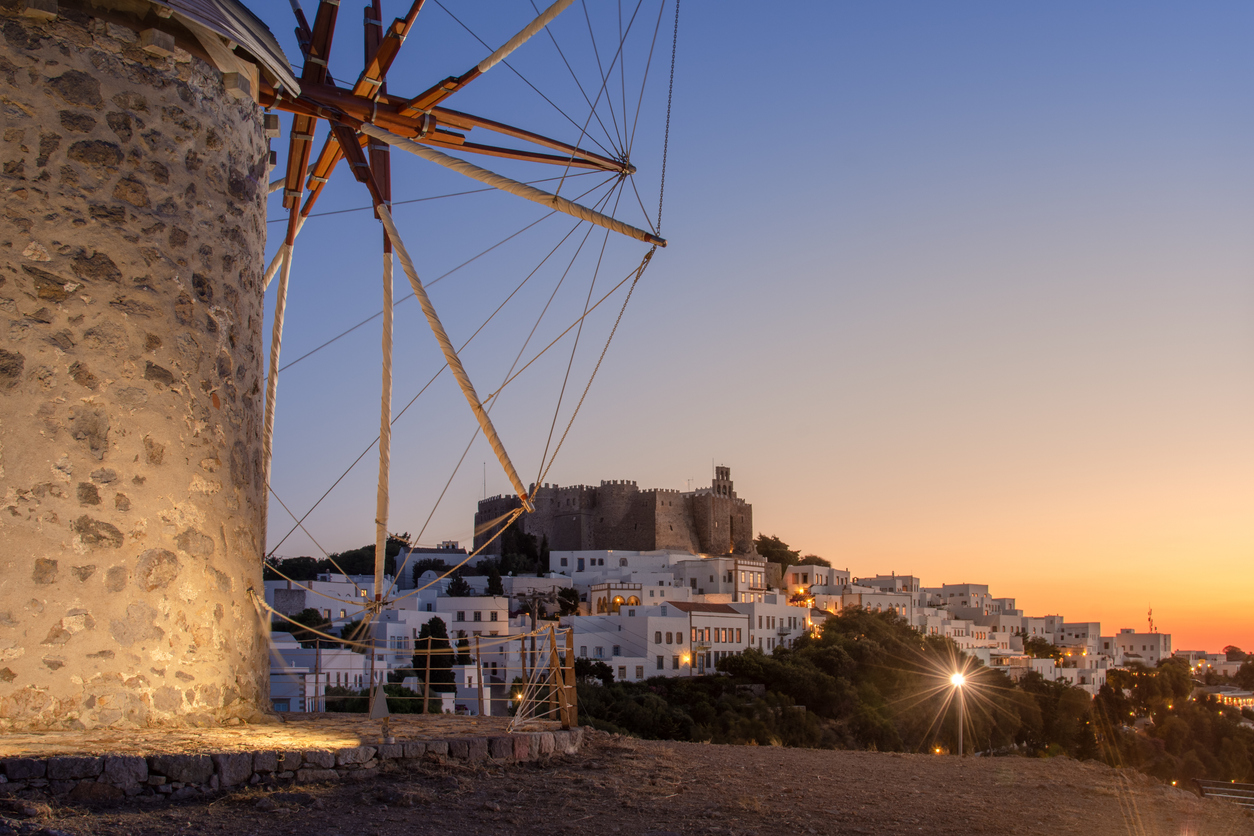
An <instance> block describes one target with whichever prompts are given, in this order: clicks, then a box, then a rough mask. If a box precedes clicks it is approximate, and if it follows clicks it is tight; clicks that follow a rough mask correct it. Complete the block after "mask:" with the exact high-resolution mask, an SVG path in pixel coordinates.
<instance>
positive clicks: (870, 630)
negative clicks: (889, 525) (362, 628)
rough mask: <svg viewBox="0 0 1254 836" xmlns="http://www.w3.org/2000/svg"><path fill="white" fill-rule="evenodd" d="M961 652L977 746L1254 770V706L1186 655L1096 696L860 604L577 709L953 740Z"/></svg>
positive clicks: (775, 732)
mask: <svg viewBox="0 0 1254 836" xmlns="http://www.w3.org/2000/svg"><path fill="white" fill-rule="evenodd" d="M964 664H965V665H966V666H967V670H966V675H967V684H966V685H965V686H964V689H965V717H966V721H965V723H964V734H965V738H966V749H967V752H968V753H971V752H973V751H975V752H981V753H985V754H1023V755H1034V756H1052V755H1070V756H1072V757H1075V758H1079V759H1097V760H1100V761H1103V762H1105V763H1107V764H1109V765H1112V766H1132V767H1136V768H1138V769H1140V770H1142V771H1144V772H1147V773H1149V774H1150V775H1153V776H1156V777H1158V778H1162V779H1166V780H1176V781H1184V780H1187V779H1191V778H1213V779H1220V780H1235V781H1242V782H1249V781H1254V729H1252V728H1251V727H1250V725H1249V723H1248V722H1247V723H1246V724H1245V725H1243V724H1242V721H1243V720H1247V719H1254V717H1250V718H1243V717H1242V715H1241V713H1240V712H1239V711H1237V710H1235V709H1232V708H1225V707H1224V706H1222V705H1220V704H1219V703H1218V702H1216V701H1215V700H1214V699H1213V698H1211V697H1209V696H1207V695H1205V694H1200V693H1199V694H1196V695H1195V694H1194V682H1193V680H1192V679H1191V678H1190V673H1189V668H1188V665H1187V664H1185V663H1184V662H1183V661H1181V660H1172V659H1169V660H1165V661H1164V662H1163V663H1162V664H1161V665H1160V666H1159V667H1157V668H1155V669H1147V668H1136V669H1133V670H1130V671H1112V672H1111V675H1110V678H1109V681H1108V683H1107V684H1106V685H1104V686H1103V687H1102V689H1101V691H1100V693H1099V694H1098V696H1097V697H1096V698H1095V699H1094V698H1090V696H1089V695H1088V694H1087V693H1086V692H1085V691H1083V690H1081V689H1079V688H1075V687H1072V686H1070V685H1068V684H1066V683H1062V682H1049V681H1046V680H1045V679H1044V678H1043V677H1041V676H1040V675H1039V674H1028V675H1026V676H1024V677H1023V678H1022V679H1021V680H1020V681H1019V682H1013V681H1011V679H1010V678H1009V677H1008V676H1006V675H1005V674H1003V673H1001V672H999V671H995V670H992V669H990V668H986V667H971V665H972V660H970V659H968V658H966V657H964V656H963V655H962V654H961V652H960V651H959V650H958V649H957V647H956V646H955V645H954V644H953V643H952V642H951V641H950V640H948V639H945V638H942V637H937V636H923V635H921V634H920V633H918V632H916V631H915V630H913V629H912V628H911V627H910V626H909V625H908V624H907V623H906V622H905V621H904V620H903V619H901V618H900V617H899V616H897V615H895V614H893V613H887V612H886V613H872V612H867V611H864V610H861V609H856V608H853V609H848V610H845V611H844V612H843V613H842V614H841V615H839V616H835V617H833V618H830V619H828V621H827V622H826V624H825V625H824V627H823V628H822V631H821V633H820V634H819V635H818V636H815V637H805V638H802V639H801V640H799V641H798V642H796V643H795V645H794V646H793V647H791V648H779V649H776V650H775V651H774V652H773V653H772V654H770V655H766V654H763V653H761V652H759V651H755V650H751V651H749V652H747V653H745V654H743V655H740V656H732V657H728V658H726V659H723V660H721V661H720V662H719V663H718V670H719V671H720V673H721V674H723V675H720V676H704V677H692V678H663V677H658V678H655V679H649V680H646V681H644V682H640V683H611V684H608V685H605V684H595V682H594V681H593V680H591V679H585V680H584V681H582V682H581V684H580V686H579V709H580V716H581V718H582V719H583V721H584V722H585V723H589V724H591V725H593V726H596V727H597V728H601V729H605V730H607V731H616V732H623V733H628V734H632V735H636V736H639V737H644V738H649V739H660V740H686V741H710V742H714V743H740V744H768V743H773V744H781V745H785V746H796V747H806V748H829V749H832V748H836V749H871V750H879V751H894V752H928V751H933V752H934V751H938V750H939V751H956V749H957V713H958V712H957V705H956V702H955V690H954V688H953V686H951V685H950V682H949V677H950V675H951V674H952V673H953V672H955V671H957V670H959V669H961V668H962V667H963V666H964ZM1246 712H1247V714H1254V712H1249V710H1248V709H1247V710H1246Z"/></svg>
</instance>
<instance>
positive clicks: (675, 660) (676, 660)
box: [671, 656, 679, 671]
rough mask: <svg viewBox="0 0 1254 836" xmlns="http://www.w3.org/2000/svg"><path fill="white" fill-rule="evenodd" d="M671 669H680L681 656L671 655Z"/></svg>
mask: <svg viewBox="0 0 1254 836" xmlns="http://www.w3.org/2000/svg"><path fill="white" fill-rule="evenodd" d="M671 670H673V671H677V670H679V657H678V656H672V657H671Z"/></svg>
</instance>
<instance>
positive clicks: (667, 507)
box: [648, 490, 701, 552]
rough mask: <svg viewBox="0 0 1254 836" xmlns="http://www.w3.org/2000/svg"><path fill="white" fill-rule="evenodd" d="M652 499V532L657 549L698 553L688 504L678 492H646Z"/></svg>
mask: <svg viewBox="0 0 1254 836" xmlns="http://www.w3.org/2000/svg"><path fill="white" fill-rule="evenodd" d="M648 493H649V494H651V495H652V497H653V507H654V530H655V531H656V532H657V538H656V543H657V544H656V545H655V546H654V548H657V549H682V550H685V551H691V552H697V551H700V550H701V549H700V543H699V542H698V540H697V535H696V531H695V530H694V529H693V525H692V515H691V514H689V513H688V503H687V502H686V501H685V500H684V496H683V494H681V493H680V492H679V491H667V490H654V491H648Z"/></svg>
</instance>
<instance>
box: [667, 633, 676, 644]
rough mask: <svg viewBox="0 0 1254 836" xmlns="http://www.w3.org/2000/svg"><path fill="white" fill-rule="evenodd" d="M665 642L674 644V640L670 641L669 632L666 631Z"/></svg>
mask: <svg viewBox="0 0 1254 836" xmlns="http://www.w3.org/2000/svg"><path fill="white" fill-rule="evenodd" d="M666 643H667V644H674V642H672V641H671V634H670V633H667V634H666Z"/></svg>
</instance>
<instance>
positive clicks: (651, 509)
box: [475, 468, 755, 554]
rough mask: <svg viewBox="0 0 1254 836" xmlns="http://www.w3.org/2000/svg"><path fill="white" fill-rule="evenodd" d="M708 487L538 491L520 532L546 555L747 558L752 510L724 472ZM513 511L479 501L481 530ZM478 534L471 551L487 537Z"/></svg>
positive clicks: (509, 505) (500, 500)
mask: <svg viewBox="0 0 1254 836" xmlns="http://www.w3.org/2000/svg"><path fill="white" fill-rule="evenodd" d="M720 471H721V473H720V476H721V477H723V478H720V479H715V484H714V485H713V486H712V488H710V489H705V490H702V491H698V492H697V493H695V494H683V493H680V492H679V491H672V490H664V489H651V490H643V491H642V490H640V488H639V487H637V486H636V483H635V482H629V481H613V482H602V483H601V484H600V486H599V487H588V486H585V485H576V486H569V487H558V486H557V485H551V486H550V485H544V486H543V487H540V488H538V489H535V490H533V491H532V496H533V498H534V502H535V508H536V510H535V512H533V513H531V514H527V515H525V516H523V517H522V520H521V522H522V525H523V530H524V531H526V532H527V533H528V534H533V535H535V536H536V537H537V538H539V537H548V539H549V548H550V550H552V551H581V550H595V549H623V550H631V551H652V550H654V549H681V550H686V551H691V552H693V553H698V552H700V553H704V554H732V553H735V554H754V553H755V549H754V545H753V506H752V505H750V504H748V503H747V502H745V501H744V500H743V499H740V498H739V497H737V496H736V493H735V491H733V490H732V483H731V481H730V470H729V469H728V468H720ZM518 505H519V503H518V499H517V498H516V497H507V496H498V497H493V498H491V499H487V500H484V501H482V502H480V503H479V510H478V512H477V513H476V514H475V526H476V530H477V529H478V527H479V526H480V525H483V524H484V523H486V522H488V521H490V520H493V519H495V518H497V517H499V516H500V515H502V514H505V513H508V512H509V511H510V510H512V509H514V508H517V507H518ZM486 536H487V535H486V534H484V535H477V536H476V538H475V546H476V548H477V547H478V546H479V545H481V543H482V542H483V540H484V539H485V538H486Z"/></svg>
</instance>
